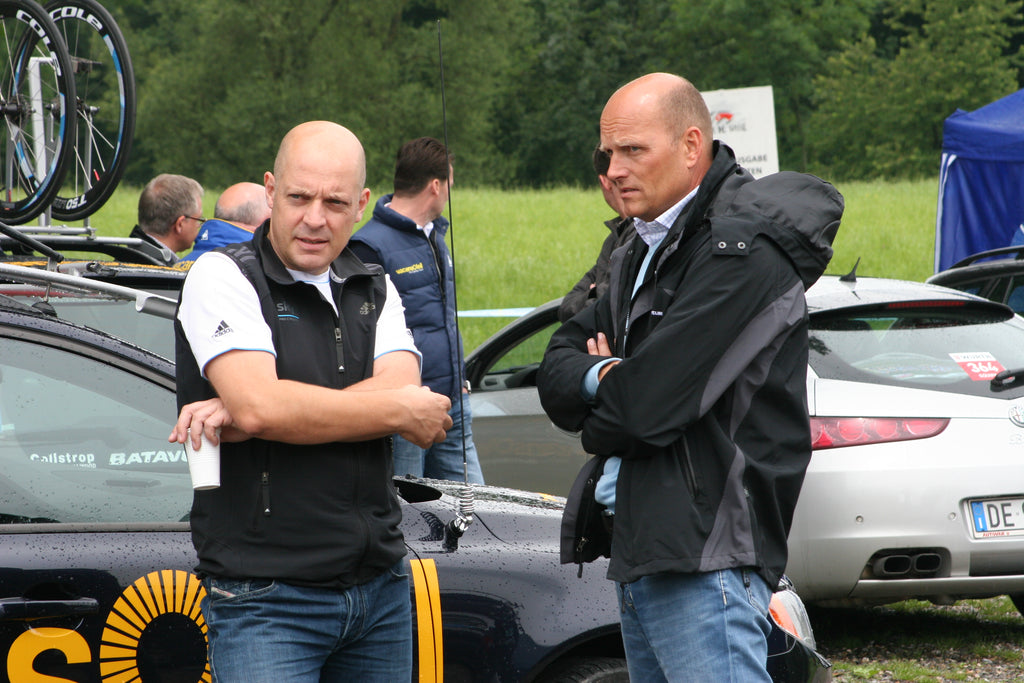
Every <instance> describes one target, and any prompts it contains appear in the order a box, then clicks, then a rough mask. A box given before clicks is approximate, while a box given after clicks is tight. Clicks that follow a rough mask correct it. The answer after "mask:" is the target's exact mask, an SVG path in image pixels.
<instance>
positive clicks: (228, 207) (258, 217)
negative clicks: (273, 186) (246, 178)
mask: <svg viewBox="0 0 1024 683" xmlns="http://www.w3.org/2000/svg"><path fill="white" fill-rule="evenodd" d="M213 217H214V218H219V219H221V220H223V221H231V222H232V223H239V224H241V225H244V226H246V227H249V228H253V229H255V228H257V227H259V225H260V224H261V223H263V221H265V220H267V219H268V218H270V207H269V206H268V205H267V196H266V192H265V190H264V188H263V186H262V185H259V184H258V183H236V184H234V185H232V186H231V187H229V188H227V189H226V190H224V191H223V192H222V193H221V195H220V197H218V198H217V205H216V206H215V207H214V210H213Z"/></svg>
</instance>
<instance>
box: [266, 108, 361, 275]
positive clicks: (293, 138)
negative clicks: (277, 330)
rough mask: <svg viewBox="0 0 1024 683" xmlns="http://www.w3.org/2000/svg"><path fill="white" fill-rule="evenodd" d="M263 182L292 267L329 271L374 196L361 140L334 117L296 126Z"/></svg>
mask: <svg viewBox="0 0 1024 683" xmlns="http://www.w3.org/2000/svg"><path fill="white" fill-rule="evenodd" d="M263 181H264V186H265V194H266V198H267V204H268V205H269V206H270V230H269V233H268V236H269V239H270V243H271V245H272V246H273V248H274V251H275V252H277V255H278V256H279V257H280V258H281V261H282V262H283V263H284V264H285V266H286V267H288V268H291V269H292V270H299V271H303V272H305V273H310V274H314V275H315V274H320V273H323V272H325V271H326V270H327V269H328V267H329V266H330V264H331V262H332V261H333V260H334V259H335V258H337V257H338V255H339V254H340V253H341V252H342V250H344V248H345V246H346V245H347V244H348V239H349V237H351V235H352V229H353V227H354V226H355V224H356V223H357V222H358V221H359V220H361V219H362V217H363V210H364V209H365V208H366V203H367V202H368V201H369V199H370V191H369V190H368V189H366V188H365V187H364V185H365V184H366V157H365V156H364V154H363V146H362V144H360V142H359V139H358V138H356V136H355V135H353V134H352V132H351V131H350V130H348V129H347V128H345V127H344V126H339V125H338V124H336V123H331V122H330V121H310V122H308V123H303V124H301V125H298V126H296V127H295V128H293V129H292V130H291V131H289V132H288V134H287V135H285V137H284V139H283V140H282V141H281V146H280V148H279V149H278V152H277V159H276V160H275V161H274V172H273V173H266V174H265V175H264V178H263Z"/></svg>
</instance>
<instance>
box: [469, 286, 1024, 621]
mask: <svg viewBox="0 0 1024 683" xmlns="http://www.w3.org/2000/svg"><path fill="white" fill-rule="evenodd" d="M807 302H808V306H809V309H810V358H809V367H808V370H807V393H808V408H809V410H810V415H811V431H812V434H811V438H812V439H813V448H814V452H813V456H812V459H811V464H810V467H809V469H808V472H807V477H806V479H805V481H804V486H803V491H802V493H801V497H800V502H799V504H798V506H797V509H796V514H795V518H794V521H793V528H792V530H791V532H790V536H789V540H790V561H789V566H788V567H787V572H786V573H787V574H788V575H789V576H790V578H791V579H792V580H793V582H794V584H795V585H796V587H797V590H798V591H799V592H800V595H801V597H803V598H804V600H806V601H808V602H817V603H822V604H827V603H839V604H841V603H865V604H869V603H886V602H895V601H899V600H904V599H908V598H920V599H925V600H931V601H933V602H936V603H949V602H953V601H956V600H958V599H964V598H983V597H991V596H997V595H1010V596H1011V597H1012V598H1013V600H1014V602H1015V604H1016V605H1017V607H1018V608H1020V609H1022V610H1024V320H1022V319H1021V318H1019V317H1017V316H1015V315H1014V313H1013V311H1012V310H1010V309H1009V308H1007V307H1005V306H1002V305H1000V304H995V303H992V302H990V301H986V300H983V299H980V298H978V297H974V296H971V295H968V294H965V293H962V292H958V291H954V290H951V289H946V288H943V287H937V286H932V285H926V284H922V283H915V282H905V281H897V280H884V279H874V278H860V279H856V278H837V277H831V276H829V277H824V278H822V279H821V280H820V281H819V282H818V283H817V284H816V285H815V286H814V287H812V288H811V289H810V290H809V291H808V293H807ZM556 311H557V302H550V303H548V304H545V305H543V306H541V307H539V308H537V309H536V310H534V311H532V312H531V313H529V314H527V315H525V316H523V317H522V318H520V319H518V320H516V321H515V322H513V323H512V324H510V325H509V326H507V327H506V328H505V329H503V330H502V331H500V332H499V333H497V334H496V335H494V336H493V337H492V338H491V339H489V340H488V341H486V342H484V343H483V344H482V345H481V346H480V347H479V348H477V349H476V350H475V351H473V352H472V353H471V354H469V356H468V358H467V365H468V368H467V374H468V377H469V379H470V381H471V383H472V386H473V396H472V400H473V412H474V420H473V431H474V435H475V440H476V444H477V448H478V450H479V452H480V460H481V464H482V466H483V470H484V476H485V477H486V479H487V481H488V483H493V484H498V485H509V486H515V487H517V488H524V489H528V490H533V491H542V492H547V493H553V494H558V495H565V493H566V492H567V491H568V488H569V485H570V484H571V482H572V480H573V477H574V475H575V473H576V471H577V470H578V469H579V467H580V465H581V464H582V463H583V462H584V460H585V459H586V457H587V456H586V454H585V453H584V452H583V450H582V448H581V446H580V442H579V439H577V438H575V437H574V436H573V435H571V434H568V433H565V432H563V431H561V430H559V429H557V428H556V427H554V426H553V425H552V424H551V422H550V421H549V420H548V419H547V417H546V416H545V415H544V412H543V411H542V410H541V407H540V402H539V399H538V398H537V392H536V387H535V377H536V371H537V366H538V364H539V361H540V359H541V357H542V355H543V351H544V347H545V346H546V343H547V340H548V338H549V337H550V335H551V333H552V332H553V331H554V330H555V329H556V328H557V326H558V322H557V317H556Z"/></svg>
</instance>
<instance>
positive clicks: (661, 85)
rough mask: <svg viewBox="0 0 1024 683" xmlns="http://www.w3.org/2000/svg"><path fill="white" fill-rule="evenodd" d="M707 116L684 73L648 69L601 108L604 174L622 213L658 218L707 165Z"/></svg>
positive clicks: (697, 180) (709, 157)
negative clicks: (612, 186)
mask: <svg viewBox="0 0 1024 683" xmlns="http://www.w3.org/2000/svg"><path fill="white" fill-rule="evenodd" d="M712 142H713V140H712V129H711V115H710V114H709V113H708V108H707V105H705V104H704V98H703V97H701V95H700V92H698V91H697V89H696V88H695V87H693V84H691V83H690V82H689V81H687V80H686V79H685V78H681V77H679V76H675V75H673V74H666V73H653V74H647V75H646V76H642V77H640V78H638V79H636V80H634V81H630V82H629V83H627V84H626V85H624V86H622V87H621V88H619V89H618V90H616V91H615V93H614V94H613V95H612V96H611V97H610V98H609V99H608V103H607V104H606V105H605V107H604V111H602V112H601V149H602V151H603V152H604V153H605V154H606V155H607V156H608V158H609V163H608V172H607V174H606V175H607V177H608V179H609V181H611V183H612V184H613V185H614V189H615V190H616V191H617V193H618V196H619V197H620V198H621V200H622V205H623V208H624V210H625V212H626V215H628V216H633V217H637V218H642V219H643V220H645V221H652V220H655V219H657V218H658V217H659V216H661V215H662V214H663V213H665V212H666V211H668V210H669V209H670V208H672V207H673V206H674V205H675V204H678V203H679V202H680V201H681V200H682V199H683V198H684V197H686V195H687V194H689V193H690V192H691V191H692V190H693V189H694V188H696V187H697V186H698V185H699V184H700V182H701V179H702V178H703V177H704V175H705V173H707V171H708V169H709V168H711V162H712Z"/></svg>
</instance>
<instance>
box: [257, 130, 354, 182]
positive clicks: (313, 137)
mask: <svg viewBox="0 0 1024 683" xmlns="http://www.w3.org/2000/svg"><path fill="white" fill-rule="evenodd" d="M317 151H319V152H320V153H322V154H328V153H331V154H336V155H337V157H336V158H339V159H344V160H346V162H347V165H349V166H350V167H351V169H352V170H354V171H355V173H356V175H355V177H356V178H357V179H358V182H359V184H360V185H365V184H366V154H365V152H364V151H363V145H362V143H361V142H359V138H357V137H356V136H355V134H354V133H353V132H352V131H350V130H349V129H348V128H345V127H344V126H341V125H339V124H337V123H334V122H332V121H307V122H306V123H300V124H299V125H297V126H295V127H294V128H292V129H291V130H290V131H288V133H287V134H286V135H285V136H284V138H283V139H282V140H281V146H280V147H278V150H277V158H276V159H275V160H274V175H275V176H277V177H278V178H280V176H281V174H282V173H284V172H285V165H286V164H287V163H288V162H289V161H290V160H292V159H295V158H298V157H301V156H304V155H306V154H309V153H315V152H317Z"/></svg>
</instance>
